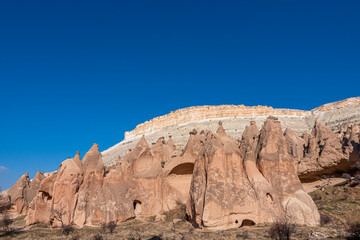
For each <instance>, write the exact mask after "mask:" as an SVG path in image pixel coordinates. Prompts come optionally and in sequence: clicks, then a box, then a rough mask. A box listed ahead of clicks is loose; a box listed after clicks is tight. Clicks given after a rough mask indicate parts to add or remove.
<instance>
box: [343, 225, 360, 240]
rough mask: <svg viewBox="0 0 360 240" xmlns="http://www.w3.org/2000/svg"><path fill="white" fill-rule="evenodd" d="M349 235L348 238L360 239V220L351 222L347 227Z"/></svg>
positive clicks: (350, 239)
mask: <svg viewBox="0 0 360 240" xmlns="http://www.w3.org/2000/svg"><path fill="white" fill-rule="evenodd" d="M347 233H348V236H347V237H346V240H359V239H360V222H356V223H351V224H349V225H348V227H347Z"/></svg>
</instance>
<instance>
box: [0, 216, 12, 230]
mask: <svg viewBox="0 0 360 240" xmlns="http://www.w3.org/2000/svg"><path fill="white" fill-rule="evenodd" d="M11 223H12V220H11V219H10V218H9V216H8V215H7V214H6V213H2V214H0V228H2V229H3V230H5V231H9V230H10V228H9V225H10V224H11Z"/></svg>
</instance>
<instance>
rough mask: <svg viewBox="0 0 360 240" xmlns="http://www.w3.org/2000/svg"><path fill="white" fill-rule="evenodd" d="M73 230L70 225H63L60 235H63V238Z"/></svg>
mask: <svg viewBox="0 0 360 240" xmlns="http://www.w3.org/2000/svg"><path fill="white" fill-rule="evenodd" d="M74 231H75V228H74V227H73V226H71V225H63V226H62V227H61V232H62V234H64V235H65V236H68V235H69V234H70V233H72V232H74Z"/></svg>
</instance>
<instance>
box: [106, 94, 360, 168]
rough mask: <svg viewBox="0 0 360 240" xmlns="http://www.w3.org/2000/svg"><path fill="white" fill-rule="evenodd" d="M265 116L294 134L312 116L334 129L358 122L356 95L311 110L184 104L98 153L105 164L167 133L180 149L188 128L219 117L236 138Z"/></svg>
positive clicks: (209, 124) (212, 126)
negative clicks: (252, 123)
mask: <svg viewBox="0 0 360 240" xmlns="http://www.w3.org/2000/svg"><path fill="white" fill-rule="evenodd" d="M268 116H276V117H277V118H278V119H279V121H280V122H281V124H282V128H283V130H285V129H286V128H291V129H292V130H294V131H295V133H297V134H298V135H300V134H302V133H303V132H304V131H311V130H312V128H313V126H314V124H315V121H316V120H318V121H319V122H322V123H324V124H326V125H327V126H329V127H330V128H331V129H332V130H333V131H335V132H337V131H339V130H340V127H341V126H345V125H346V124H354V125H360V97H356V98H348V99H345V100H343V101H339V102H334V103H329V104H325V105H323V106H321V107H318V108H315V109H313V110H311V111H301V110H292V109H274V108H272V107H266V106H256V107H246V106H244V105H238V106H235V105H221V106H199V107H190V108H184V109H180V110H177V111H174V112H171V113H169V114H167V115H165V116H161V117H157V118H154V119H152V120H150V121H147V122H145V123H142V124H139V125H138V126H137V127H136V128H135V129H134V130H132V131H130V132H125V139H124V140H123V141H121V142H120V143H118V144H116V145H115V146H113V147H111V148H109V149H107V150H105V151H103V152H102V153H101V154H102V160H103V162H104V165H105V166H111V165H114V164H115V163H116V161H117V160H118V158H119V157H120V158H123V157H124V156H125V155H126V154H127V153H128V152H129V149H134V147H135V145H136V143H137V142H138V141H139V140H140V138H141V137H142V136H143V135H144V136H145V138H146V140H147V141H148V142H149V143H151V144H152V143H155V142H156V141H157V140H158V139H159V138H160V137H165V138H166V140H167V139H168V137H169V136H171V138H172V141H174V143H175V145H176V147H177V148H178V150H182V149H183V148H184V146H185V144H186V142H187V139H188V134H189V132H190V131H192V130H193V129H198V131H200V130H209V131H216V129H217V127H218V126H217V123H218V121H222V123H223V127H224V129H225V131H226V133H227V134H228V135H229V136H231V137H232V138H234V139H238V140H240V139H241V137H242V133H243V131H244V129H245V127H246V126H247V125H249V123H250V122H251V121H255V122H256V124H257V125H258V126H261V125H262V124H263V122H264V121H265V119H266V118H267V117H268Z"/></svg>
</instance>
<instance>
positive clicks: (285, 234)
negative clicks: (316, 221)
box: [269, 214, 295, 240]
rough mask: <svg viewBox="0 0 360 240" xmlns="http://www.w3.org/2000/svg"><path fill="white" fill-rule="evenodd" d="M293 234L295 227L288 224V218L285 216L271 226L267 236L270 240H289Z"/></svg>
mask: <svg viewBox="0 0 360 240" xmlns="http://www.w3.org/2000/svg"><path fill="white" fill-rule="evenodd" d="M294 232H295V225H294V224H292V223H290V221H289V217H288V216H287V215H286V214H285V215H284V216H283V217H282V218H281V219H278V220H277V221H276V222H274V223H273V224H271V226H270V229H269V235H270V237H271V239H276V240H290V239H291V235H292V234H293V233H294Z"/></svg>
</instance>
